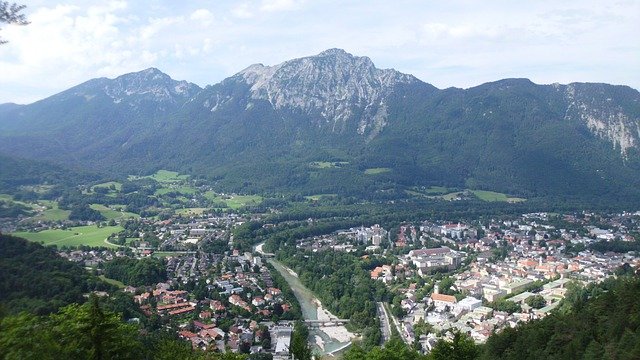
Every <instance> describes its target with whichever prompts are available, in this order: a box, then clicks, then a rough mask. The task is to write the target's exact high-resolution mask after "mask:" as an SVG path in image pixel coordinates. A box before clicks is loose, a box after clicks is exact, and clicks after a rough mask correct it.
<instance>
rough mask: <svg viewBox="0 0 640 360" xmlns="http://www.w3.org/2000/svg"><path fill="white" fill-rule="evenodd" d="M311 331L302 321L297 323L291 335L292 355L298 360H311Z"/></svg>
mask: <svg viewBox="0 0 640 360" xmlns="http://www.w3.org/2000/svg"><path fill="white" fill-rule="evenodd" d="M308 338H309V329H307V326H306V325H305V324H304V323H303V322H302V321H296V323H295V325H294V327H293V333H292V334H291V350H290V352H291V355H293V357H294V358H295V359H297V360H311V355H312V354H311V348H309V339H308Z"/></svg>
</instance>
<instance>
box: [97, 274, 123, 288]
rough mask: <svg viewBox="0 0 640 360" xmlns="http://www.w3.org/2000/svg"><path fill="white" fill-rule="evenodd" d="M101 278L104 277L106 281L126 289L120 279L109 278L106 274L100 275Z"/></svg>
mask: <svg viewBox="0 0 640 360" xmlns="http://www.w3.org/2000/svg"><path fill="white" fill-rule="evenodd" d="M99 278H100V279H102V280H103V281H104V282H106V283H108V284H111V285H115V286H117V287H119V288H120V289H124V288H125V285H124V284H123V283H122V282H120V281H118V280H114V279H109V278H108V277H106V276H104V275H100V276H99Z"/></svg>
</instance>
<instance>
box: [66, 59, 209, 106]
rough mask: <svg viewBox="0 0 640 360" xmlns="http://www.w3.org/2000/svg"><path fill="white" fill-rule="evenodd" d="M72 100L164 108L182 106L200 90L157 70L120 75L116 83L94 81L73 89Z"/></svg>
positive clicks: (112, 80) (102, 79) (101, 79)
mask: <svg viewBox="0 0 640 360" xmlns="http://www.w3.org/2000/svg"><path fill="white" fill-rule="evenodd" d="M74 90H75V91H73V93H72V94H68V95H72V96H83V97H84V98H85V100H87V101H91V100H92V99H94V98H96V96H97V95H98V94H100V93H103V94H105V95H106V96H108V97H109V98H111V99H112V101H113V103H114V104H120V103H123V104H128V105H129V106H132V107H137V106H139V105H140V104H141V103H143V102H147V103H156V104H159V105H161V110H166V108H165V107H164V106H168V105H182V104H184V103H185V102H187V101H188V100H190V99H191V98H193V96H195V95H196V94H197V93H198V92H199V91H200V90H201V89H200V87H198V86H197V85H195V84H192V83H190V82H187V81H184V80H183V81H177V80H173V79H172V78H171V77H169V75H167V74H165V73H163V72H161V71H160V70H158V69H156V68H149V69H146V70H142V71H139V72H134V73H129V74H124V75H121V76H119V77H117V78H115V79H105V78H100V79H95V80H91V81H88V82H87V83H85V84H82V85H79V86H77V87H76V88H74Z"/></svg>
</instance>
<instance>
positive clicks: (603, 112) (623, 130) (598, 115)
mask: <svg viewBox="0 0 640 360" xmlns="http://www.w3.org/2000/svg"><path fill="white" fill-rule="evenodd" d="M611 88H613V86H611V85H606V84H569V85H567V86H566V89H565V92H564V93H565V99H566V100H567V103H568V107H567V112H566V115H565V119H566V118H572V119H579V120H580V121H582V122H583V123H584V124H585V125H586V126H587V127H588V128H589V130H590V131H591V132H592V133H593V134H594V135H596V136H598V137H600V138H601V139H604V140H607V141H609V142H610V143H611V144H612V146H613V147H614V148H615V149H617V150H619V151H620V155H621V156H622V157H623V158H624V159H627V158H628V155H629V150H631V149H633V148H635V149H637V148H638V146H639V145H640V117H639V116H637V115H635V116H634V115H633V114H632V113H630V112H628V111H625V110H624V109H623V108H622V106H620V101H621V99H614V97H615V95H616V93H617V92H615V91H611V90H612V89H611ZM624 100H627V99H624ZM639 101H640V99H639V98H638V97H636V98H635V99H630V102H631V103H632V104H635V107H636V108H640V103H638V102H639Z"/></svg>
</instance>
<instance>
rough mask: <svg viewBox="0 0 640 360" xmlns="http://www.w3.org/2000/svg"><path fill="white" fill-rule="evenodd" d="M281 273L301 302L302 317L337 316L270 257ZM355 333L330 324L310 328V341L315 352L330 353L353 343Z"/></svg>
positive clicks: (270, 260)
mask: <svg viewBox="0 0 640 360" xmlns="http://www.w3.org/2000/svg"><path fill="white" fill-rule="evenodd" d="M269 263H271V265H273V267H274V268H276V270H278V272H280V274H282V276H283V277H284V278H285V280H286V281H287V283H289V286H290V287H291V290H292V291H293V293H294V295H295V296H296V298H297V299H298V302H299V303H300V307H301V310H302V317H303V318H304V319H305V320H318V319H321V320H323V319H328V318H329V317H331V318H336V316H333V315H332V314H330V313H329V312H328V311H327V310H326V309H324V308H323V307H322V305H321V304H320V301H319V300H318V298H316V296H315V295H314V294H313V292H312V291H311V290H309V289H308V288H307V287H306V286H304V285H302V283H301V282H300V279H298V276H297V275H296V274H295V273H294V272H293V271H292V270H291V269H289V268H287V267H286V266H284V265H283V264H282V263H280V262H279V261H277V260H275V259H269ZM353 337H354V335H353V334H352V333H349V332H348V331H347V329H346V328H345V327H344V326H328V327H321V328H317V329H316V328H310V329H309V343H311V344H312V350H313V352H314V353H320V354H323V355H325V354H330V353H333V352H336V351H339V350H341V349H343V348H346V347H347V346H349V344H351V341H350V339H352V338H353Z"/></svg>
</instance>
